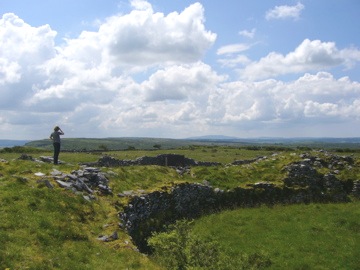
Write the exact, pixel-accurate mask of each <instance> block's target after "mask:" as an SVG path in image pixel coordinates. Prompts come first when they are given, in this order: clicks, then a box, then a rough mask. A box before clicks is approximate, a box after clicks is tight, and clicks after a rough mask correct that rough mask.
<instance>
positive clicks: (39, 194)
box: [0, 146, 360, 270]
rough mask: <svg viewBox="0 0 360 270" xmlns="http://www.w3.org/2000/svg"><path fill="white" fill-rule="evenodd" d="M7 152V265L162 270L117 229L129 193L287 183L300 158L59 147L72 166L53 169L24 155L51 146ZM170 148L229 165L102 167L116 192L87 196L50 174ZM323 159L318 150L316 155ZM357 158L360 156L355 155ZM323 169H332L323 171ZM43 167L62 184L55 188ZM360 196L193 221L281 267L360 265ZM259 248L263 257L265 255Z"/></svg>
mask: <svg viewBox="0 0 360 270" xmlns="http://www.w3.org/2000/svg"><path fill="white" fill-rule="evenodd" d="M19 150H20V151H15V152H11V151H5V152H0V159H5V160H7V161H8V162H0V220H1V222H0V246H1V248H0V269H5V268H10V269H73V268H74V265H75V266H76V269H119V267H121V268H120V269H150V270H151V269H162V267H161V266H159V265H158V263H157V261H156V260H155V259H154V258H152V257H151V256H144V255H142V254H140V253H139V252H137V251H136V247H134V246H133V245H132V243H131V239H130V237H129V236H128V235H127V234H126V233H125V232H124V231H122V230H120V229H119V227H118V222H119V219H118V211H119V210H120V208H119V207H120V205H121V203H123V201H122V200H123V199H121V198H119V197H118V196H116V194H118V193H120V192H123V191H125V190H134V191H137V190H139V189H140V190H146V191H147V192H150V191H152V190H157V189H159V188H161V187H163V186H168V185H172V184H174V183H180V182H200V183H201V182H203V181H204V180H206V181H208V182H210V184H211V185H212V186H213V187H219V188H222V189H232V188H234V187H237V186H246V184H248V183H254V182H258V181H269V182H272V183H275V184H279V185H280V184H281V180H282V179H283V177H284V176H285V172H284V171H283V170H282V169H283V168H284V166H286V165H287V164H288V163H290V162H293V161H297V160H299V155H298V154H299V153H300V151H293V152H288V151H285V152H280V151H278V152H277V155H274V156H273V154H274V151H273V150H272V151H269V150H263V149H261V148H257V149H256V151H255V150H250V149H243V148H239V147H228V146H216V147H215V146H196V147H194V146H193V147H186V148H179V149H171V150H152V151H144V150H132V151H111V152H104V153H100V152H95V153H71V152H61V154H60V160H62V161H65V162H66V163H65V164H62V165H59V166H54V165H52V164H48V163H38V162H33V161H27V160H19V159H18V157H19V156H20V154H21V151H23V152H24V153H27V154H29V155H31V156H33V157H34V158H38V157H39V156H51V155H52V152H51V151H46V150H41V149H40V150H39V149H36V150H34V149H31V148H25V149H24V148H19ZM163 153H175V154H182V155H184V156H186V157H188V158H193V159H195V160H199V161H214V162H220V163H221V164H223V165H222V166H216V167H192V168H191V170H190V173H189V174H185V175H183V176H180V175H178V174H177V173H176V171H175V170H174V169H172V168H169V167H161V166H129V167H120V168H101V169H102V171H103V172H108V174H109V179H110V187H111V189H112V190H113V192H114V196H103V197H98V200H96V201H92V202H88V201H86V200H84V199H83V198H82V196H79V195H75V194H74V193H72V192H70V191H67V190H64V189H61V188H60V187H58V186H57V184H56V182H55V181H54V180H53V178H52V177H51V176H50V173H51V172H52V170H53V169H57V170H60V171H62V172H64V173H70V172H71V171H72V170H77V169H79V168H80V166H79V163H84V162H95V161H97V160H98V159H99V158H100V157H101V156H102V155H103V154H109V155H111V156H113V157H115V158H118V159H136V158H138V157H141V156H145V155H146V156H156V155H159V154H163ZM313 154H314V155H315V154H316V155H319V153H318V152H316V153H313ZM258 156H267V157H268V158H267V159H265V160H262V161H258V162H255V163H252V164H248V165H240V166H231V165H226V164H230V163H231V162H233V161H235V160H245V159H253V158H256V157H258ZM355 157H356V158H358V156H357V155H356V154H355ZM359 167H360V166H359V161H357V162H356V163H355V164H354V166H353V168H352V169H351V170H344V171H341V172H340V174H339V175H338V177H339V178H340V179H342V180H347V179H360V168H359ZM321 170H322V171H321V172H322V173H326V172H329V171H330V170H329V169H328V168H322V169H321ZM36 172H42V173H44V174H46V176H45V177H44V178H46V179H49V181H50V182H51V183H52V184H53V185H54V189H49V188H47V187H46V186H45V185H44V184H43V182H41V181H39V180H41V179H42V178H41V177H37V176H35V175H34V174H35V173H36ZM359 206H360V203H359V202H352V203H349V204H336V205H333V204H328V205H295V206H289V207H282V206H276V207H274V208H271V209H269V208H266V207H260V208H256V209H239V210H235V211H226V212H223V213H219V214H214V215H212V216H207V217H203V218H201V219H199V220H196V221H195V226H194V227H193V232H194V233H196V234H198V235H199V237H201V238H203V239H207V238H208V237H211V238H214V237H215V238H216V239H217V240H218V242H219V243H220V248H221V250H223V251H224V252H225V253H226V254H229V256H242V255H243V254H245V255H246V254H247V255H249V256H250V257H249V258H251V255H253V254H257V252H261V254H262V253H264V254H268V256H269V258H270V259H271V261H272V266H271V267H272V268H273V269H359V268H356V267H357V265H359V264H358V263H359V261H358V259H357V258H358V257H360V256H359V255H360V254H359V250H360V247H359V243H360V239H359V221H358V217H359V214H360V213H359V209H360V208H359ZM114 231H117V232H118V234H119V239H118V240H115V241H113V242H101V241H99V240H98V239H97V238H98V237H99V236H100V235H110V234H112V233H113V232H114ZM259 254H260V253H259Z"/></svg>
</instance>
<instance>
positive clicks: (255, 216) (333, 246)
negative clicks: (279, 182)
mask: <svg viewBox="0 0 360 270" xmlns="http://www.w3.org/2000/svg"><path fill="white" fill-rule="evenodd" d="M359 216H360V202H354V203H349V204H325V205H319V204H311V205H292V206H286V207H285V206H276V207H274V208H271V209H269V208H267V207H265V206H263V207H260V208H256V209H239V210H234V211H226V212H222V213H220V214H215V215H210V216H207V217H203V218H200V219H199V220H197V221H196V222H195V225H194V227H193V229H192V233H194V234H196V235H200V237H201V238H202V239H208V238H215V239H216V240H217V242H218V243H220V245H221V249H222V250H223V252H225V253H226V254H228V255H229V256H230V257H232V258H237V257H241V255H243V254H256V253H259V252H261V253H263V254H267V256H268V257H269V258H270V260H271V262H272V264H271V267H270V269H360V268H359V265H360V264H359V263H360V259H359V258H360V220H359ZM238 267H239V269H240V265H239V266H238Z"/></svg>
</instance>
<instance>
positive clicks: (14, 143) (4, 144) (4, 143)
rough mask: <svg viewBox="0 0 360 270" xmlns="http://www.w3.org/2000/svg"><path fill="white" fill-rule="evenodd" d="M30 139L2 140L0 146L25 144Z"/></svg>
mask: <svg viewBox="0 0 360 270" xmlns="http://www.w3.org/2000/svg"><path fill="white" fill-rule="evenodd" d="M28 142H30V141H29V140H0V148H4V147H13V146H24V145H25V144H26V143H28Z"/></svg>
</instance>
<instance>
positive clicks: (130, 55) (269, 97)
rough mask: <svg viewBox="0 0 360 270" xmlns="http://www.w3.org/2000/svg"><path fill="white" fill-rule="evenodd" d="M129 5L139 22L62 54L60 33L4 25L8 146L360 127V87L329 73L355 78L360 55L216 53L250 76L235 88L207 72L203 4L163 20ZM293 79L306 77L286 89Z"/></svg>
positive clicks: (92, 34) (1, 125)
mask: <svg viewBox="0 0 360 270" xmlns="http://www.w3.org/2000/svg"><path fill="white" fill-rule="evenodd" d="M131 5H132V8H133V9H132V11H130V12H129V13H127V14H119V15H116V16H112V17H109V18H107V19H105V20H103V21H102V22H101V23H100V24H99V28H98V30H97V31H83V32H82V33H81V34H80V35H79V36H78V37H76V38H71V39H65V40H64V41H63V43H62V44H55V38H56V35H57V33H56V31H54V30H53V29H51V27H50V26H49V25H43V26H38V27H35V26H31V25H29V24H28V23H26V22H25V21H24V20H22V19H21V18H19V17H18V16H17V15H15V14H4V15H3V16H2V18H1V19H0V48H1V50H0V94H1V99H0V110H1V113H0V133H1V134H5V135H2V136H4V137H7V136H6V134H8V132H10V131H11V130H16V131H17V134H18V136H19V138H20V139H21V138H24V136H26V137H27V138H33V139H38V138H42V137H43V138H47V137H48V135H49V134H48V131H49V130H51V128H52V127H53V125H54V124H59V125H61V126H64V127H65V128H64V129H65V132H66V134H67V136H69V137H71V136H76V137H79V136H84V137H103V136H162V137H165V136H169V137H186V136H192V135H194V130H195V132H196V133H197V134H216V133H217V134H222V133H225V132H226V131H229V132H231V134H234V135H239V136H241V133H239V132H241V131H244V130H246V131H251V130H252V128H254V129H255V128H256V129H258V128H259V127H262V126H266V125H273V124H275V125H276V127H280V126H281V125H284V126H286V125H289V123H290V124H293V125H295V124H296V123H308V121H309V119H310V120H311V121H314V122H316V121H320V120H321V121H341V122H342V123H353V122H354V121H355V122H356V121H359V115H360V111H359V108H360V106H359V105H360V98H359V96H360V85H359V83H358V82H356V81H352V80H351V79H350V78H348V77H343V78H338V79H337V78H334V77H333V75H332V74H331V73H328V72H324V70H325V71H327V69H328V68H329V67H338V66H340V67H345V68H351V67H352V66H353V65H355V64H356V63H357V62H358V61H360V51H359V50H358V49H356V48H345V49H338V48H337V47H336V45H335V43H333V42H322V41H319V40H313V41H311V40H308V39H306V40H304V41H303V42H302V43H301V44H300V45H299V46H298V47H297V48H296V49H295V50H294V51H293V52H290V53H288V54H286V55H283V54H280V53H275V52H273V53H270V54H268V55H267V56H265V57H263V58H261V59H260V60H258V61H253V60H251V59H249V58H248V57H247V56H245V55H244V54H243V53H244V51H246V50H248V49H250V47H251V46H252V45H249V44H244V43H237V44H230V45H228V46H223V47H221V48H219V49H218V50H217V55H218V56H220V57H222V59H220V60H219V62H220V64H221V65H223V66H225V67H231V68H238V67H239V66H245V67H244V68H243V69H242V70H241V71H240V75H241V78H240V79H241V80H239V81H229V77H228V76H226V75H223V74H220V73H219V72H217V71H215V70H214V69H213V68H212V67H211V66H209V65H208V64H205V63H204V62H202V57H203V55H204V54H205V52H206V51H207V50H208V49H209V48H210V47H211V46H212V45H213V44H214V42H215V40H216V34H214V33H212V32H210V31H208V30H206V28H205V25H204V22H205V18H204V10H203V6H202V5H201V4H199V3H195V4H193V5H190V6H189V7H187V8H186V9H184V10H183V11H182V12H172V13H169V14H163V13H160V12H154V10H153V8H152V6H151V5H150V4H149V3H148V2H147V1H141V0H136V1H131ZM298 5H299V4H298ZM253 34H255V30H254V29H253V30H251V31H244V32H241V33H240V35H243V36H247V37H249V38H252V37H253ZM289 73H299V74H300V76H301V77H300V78H298V79H296V80H294V81H291V82H283V81H281V80H278V79H277V78H276V77H278V76H280V75H286V74H289ZM304 73H305V74H304ZM270 77H271V78H272V79H268V78H270ZM39 130H43V131H42V133H39ZM24 134H26V135H24ZM109 134H111V135H109ZM227 134H230V133H227ZM28 136H29V137H28Z"/></svg>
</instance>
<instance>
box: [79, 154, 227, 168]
mask: <svg viewBox="0 0 360 270" xmlns="http://www.w3.org/2000/svg"><path fill="white" fill-rule="evenodd" d="M86 165H89V166H100V167H121V166H134V165H143V166H144V165H157V166H170V167H188V166H218V165H221V163H218V162H207V161H196V160H194V159H191V158H187V157H185V156H184V155H178V154H161V155H157V156H155V157H148V156H143V157H139V158H137V159H135V160H126V159H116V158H114V157H111V156H103V157H101V158H100V159H99V160H98V161H97V162H94V163H86Z"/></svg>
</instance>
